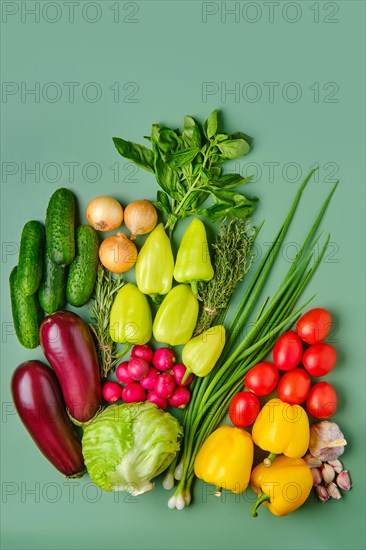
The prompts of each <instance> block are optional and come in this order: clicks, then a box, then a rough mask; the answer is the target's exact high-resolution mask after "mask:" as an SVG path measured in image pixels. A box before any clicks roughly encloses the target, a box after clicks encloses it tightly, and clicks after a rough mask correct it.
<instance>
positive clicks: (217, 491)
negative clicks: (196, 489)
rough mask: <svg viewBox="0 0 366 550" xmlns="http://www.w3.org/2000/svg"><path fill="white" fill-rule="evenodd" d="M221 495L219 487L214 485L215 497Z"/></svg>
mask: <svg viewBox="0 0 366 550" xmlns="http://www.w3.org/2000/svg"><path fill="white" fill-rule="evenodd" d="M221 493H222V488H221V487H220V485H216V487H215V497H221Z"/></svg>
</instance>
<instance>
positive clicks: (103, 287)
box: [89, 264, 124, 378]
mask: <svg viewBox="0 0 366 550" xmlns="http://www.w3.org/2000/svg"><path fill="white" fill-rule="evenodd" d="M123 285H124V281H123V278H122V275H118V277H117V278H114V277H113V276H112V273H111V272H110V271H108V270H107V269H105V268H104V267H103V266H102V264H99V267H98V275H97V281H96V284H95V289H94V300H93V303H92V305H91V307H90V308H89V311H90V313H91V314H92V317H91V323H90V325H89V326H90V328H91V330H92V332H93V334H94V336H95V340H96V344H97V351H98V363H99V369H100V375H101V377H102V378H106V377H107V376H108V374H109V373H110V372H113V370H114V368H115V366H116V364H117V362H118V357H117V356H116V354H115V350H116V344H115V343H114V342H113V340H112V338H111V337H110V334H109V322H110V314H111V309H112V305H113V301H114V298H115V295H116V294H117V292H118V291H119V290H120V289H121V288H122V287H123Z"/></svg>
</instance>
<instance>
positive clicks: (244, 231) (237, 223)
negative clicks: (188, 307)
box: [195, 218, 258, 334]
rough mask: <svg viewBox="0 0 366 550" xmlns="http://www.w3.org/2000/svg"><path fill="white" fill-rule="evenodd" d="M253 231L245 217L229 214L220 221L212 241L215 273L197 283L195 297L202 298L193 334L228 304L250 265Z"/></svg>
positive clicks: (205, 326)
mask: <svg viewBox="0 0 366 550" xmlns="http://www.w3.org/2000/svg"><path fill="white" fill-rule="evenodd" d="M257 233H258V231H256V230H255V229H254V228H253V227H252V226H251V225H250V222H249V220H241V219H239V218H233V219H232V220H230V221H227V220H223V221H222V222H221V224H220V229H219V233H218V235H217V237H216V240H215V242H214V243H213V244H212V248H213V251H214V252H213V267H214V272H215V275H214V277H213V278H212V279H211V281H208V282H207V283H206V282H204V281H200V282H199V283H198V298H199V300H201V301H202V308H201V311H200V314H199V317H198V321H197V326H196V330H195V334H200V333H201V332H203V331H204V330H207V329H208V328H210V327H211V326H212V325H213V324H214V323H215V322H216V319H217V317H218V316H221V314H222V313H223V312H225V311H226V309H227V308H228V306H229V302H230V299H231V297H232V295H233V293H234V290H235V288H236V287H237V285H238V284H239V282H240V281H241V280H242V279H243V277H244V275H245V274H246V273H247V272H248V271H249V269H250V267H251V265H252V262H253V258H254V254H253V253H252V252H251V248H252V246H253V243H254V240H255V238H256V236H257Z"/></svg>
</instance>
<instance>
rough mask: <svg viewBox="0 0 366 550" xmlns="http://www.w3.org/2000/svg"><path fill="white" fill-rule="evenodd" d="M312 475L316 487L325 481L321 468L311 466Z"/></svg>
mask: <svg viewBox="0 0 366 550" xmlns="http://www.w3.org/2000/svg"><path fill="white" fill-rule="evenodd" d="M310 471H311V475H312V476H313V485H314V487H316V486H317V485H320V484H321V482H322V481H323V478H322V474H321V471H320V470H319V468H311V470H310Z"/></svg>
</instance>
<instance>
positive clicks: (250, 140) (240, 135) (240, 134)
mask: <svg viewBox="0 0 366 550" xmlns="http://www.w3.org/2000/svg"><path fill="white" fill-rule="evenodd" d="M229 137H230V139H243V140H244V141H247V142H248V143H249V145H252V143H253V138H252V137H250V136H248V134H244V132H234V133H233V134H230V136H229Z"/></svg>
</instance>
